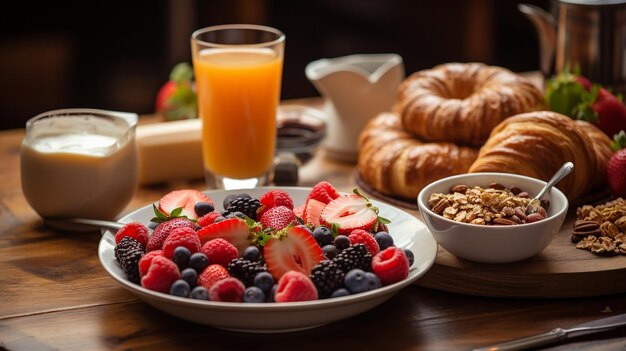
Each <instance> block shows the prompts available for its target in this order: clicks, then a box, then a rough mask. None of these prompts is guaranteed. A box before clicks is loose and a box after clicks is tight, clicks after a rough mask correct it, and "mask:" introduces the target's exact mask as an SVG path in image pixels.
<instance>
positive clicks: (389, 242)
mask: <svg viewBox="0 0 626 351" xmlns="http://www.w3.org/2000/svg"><path fill="white" fill-rule="evenodd" d="M374 239H376V242H377V243H378V246H380V251H383V250H384V249H386V248H388V247H391V246H395V245H394V243H393V238H392V237H391V235H390V234H389V233H387V232H378V233H376V234H374Z"/></svg>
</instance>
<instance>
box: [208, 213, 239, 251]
mask: <svg viewBox="0 0 626 351" xmlns="http://www.w3.org/2000/svg"><path fill="white" fill-rule="evenodd" d="M249 235H250V230H249V229H248V225H247V224H246V222H245V221H244V220H243V219H241V218H228V219H225V220H223V221H220V222H217V223H213V224H209V225H208V226H206V227H204V228H202V229H200V230H198V237H199V238H200V242H201V243H202V244H203V245H204V243H206V242H207V241H210V240H213V239H217V238H222V239H224V240H226V241H228V242H229V243H231V244H233V245H234V246H235V247H236V248H237V250H238V251H239V252H243V251H244V250H245V249H246V247H248V246H249V245H250V241H249V240H248V236H249Z"/></svg>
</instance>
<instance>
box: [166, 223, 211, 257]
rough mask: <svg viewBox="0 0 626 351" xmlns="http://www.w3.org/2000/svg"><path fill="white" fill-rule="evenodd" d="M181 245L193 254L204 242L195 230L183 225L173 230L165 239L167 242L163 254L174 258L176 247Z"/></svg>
mask: <svg viewBox="0 0 626 351" xmlns="http://www.w3.org/2000/svg"><path fill="white" fill-rule="evenodd" d="M179 246H184V247H186V248H188V249H189V251H191V253H192V254H193V253H195V252H198V251H200V248H201V247H202V244H201V243H200V238H198V234H196V231H195V230H193V229H191V228H187V227H182V228H176V229H174V230H172V232H171V233H170V235H169V236H168V237H167V238H166V239H165V242H163V254H164V255H165V257H167V258H172V256H174V249H176V248H177V247H179Z"/></svg>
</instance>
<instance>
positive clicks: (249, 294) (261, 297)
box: [243, 286, 265, 303]
mask: <svg viewBox="0 0 626 351" xmlns="http://www.w3.org/2000/svg"><path fill="white" fill-rule="evenodd" d="M263 301H265V293H264V292H263V290H261V289H259V288H258V287H256V286H251V287H249V288H247V289H246V291H244V293H243V302H257V303H259V302H263Z"/></svg>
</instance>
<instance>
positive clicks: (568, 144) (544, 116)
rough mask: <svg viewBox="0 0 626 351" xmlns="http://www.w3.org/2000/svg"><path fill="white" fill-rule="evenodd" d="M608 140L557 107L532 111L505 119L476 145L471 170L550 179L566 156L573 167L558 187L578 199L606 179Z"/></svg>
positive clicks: (608, 156) (567, 194)
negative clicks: (478, 145) (476, 149)
mask: <svg viewBox="0 0 626 351" xmlns="http://www.w3.org/2000/svg"><path fill="white" fill-rule="evenodd" d="M610 143H611V141H610V139H609V138H608V137H607V136H605V135H604V134H603V133H602V132H601V131H600V130H598V129H597V128H596V127H595V126H593V125H591V124H589V123H587V122H582V121H580V122H576V121H573V120H572V119H570V118H568V117H566V116H563V115H561V114H558V113H555V112H548V111H540V112H530V113H524V114H520V115H516V116H513V117H510V118H507V119H506V120H504V121H503V122H502V123H500V124H499V125H498V126H497V127H496V128H495V129H494V130H493V131H492V132H491V136H490V137H489V140H487V143H486V144H485V145H484V146H483V147H482V148H481V149H480V152H479V154H478V158H477V159H476V161H475V162H474V163H473V164H472V165H471V167H470V169H469V171H470V172H504V173H516V174H521V175H526V176H529V177H534V178H538V179H542V180H545V181H547V180H549V179H550V178H551V177H552V175H553V174H554V173H555V172H556V171H557V170H558V169H559V167H561V166H562V165H563V163H565V162H567V161H571V162H573V163H574V170H573V172H572V173H570V174H569V175H568V176H567V177H565V178H564V179H563V180H561V181H560V182H559V184H558V185H557V187H558V188H559V189H560V190H561V191H563V193H565V195H566V196H567V197H568V198H569V199H570V200H573V199H576V198H578V197H580V196H581V195H583V194H585V193H587V192H588V191H589V190H592V189H593V188H595V187H597V186H599V185H601V184H603V183H604V182H605V181H606V177H605V169H606V164H607V162H608V159H609V158H610V155H611V148H610Z"/></svg>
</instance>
